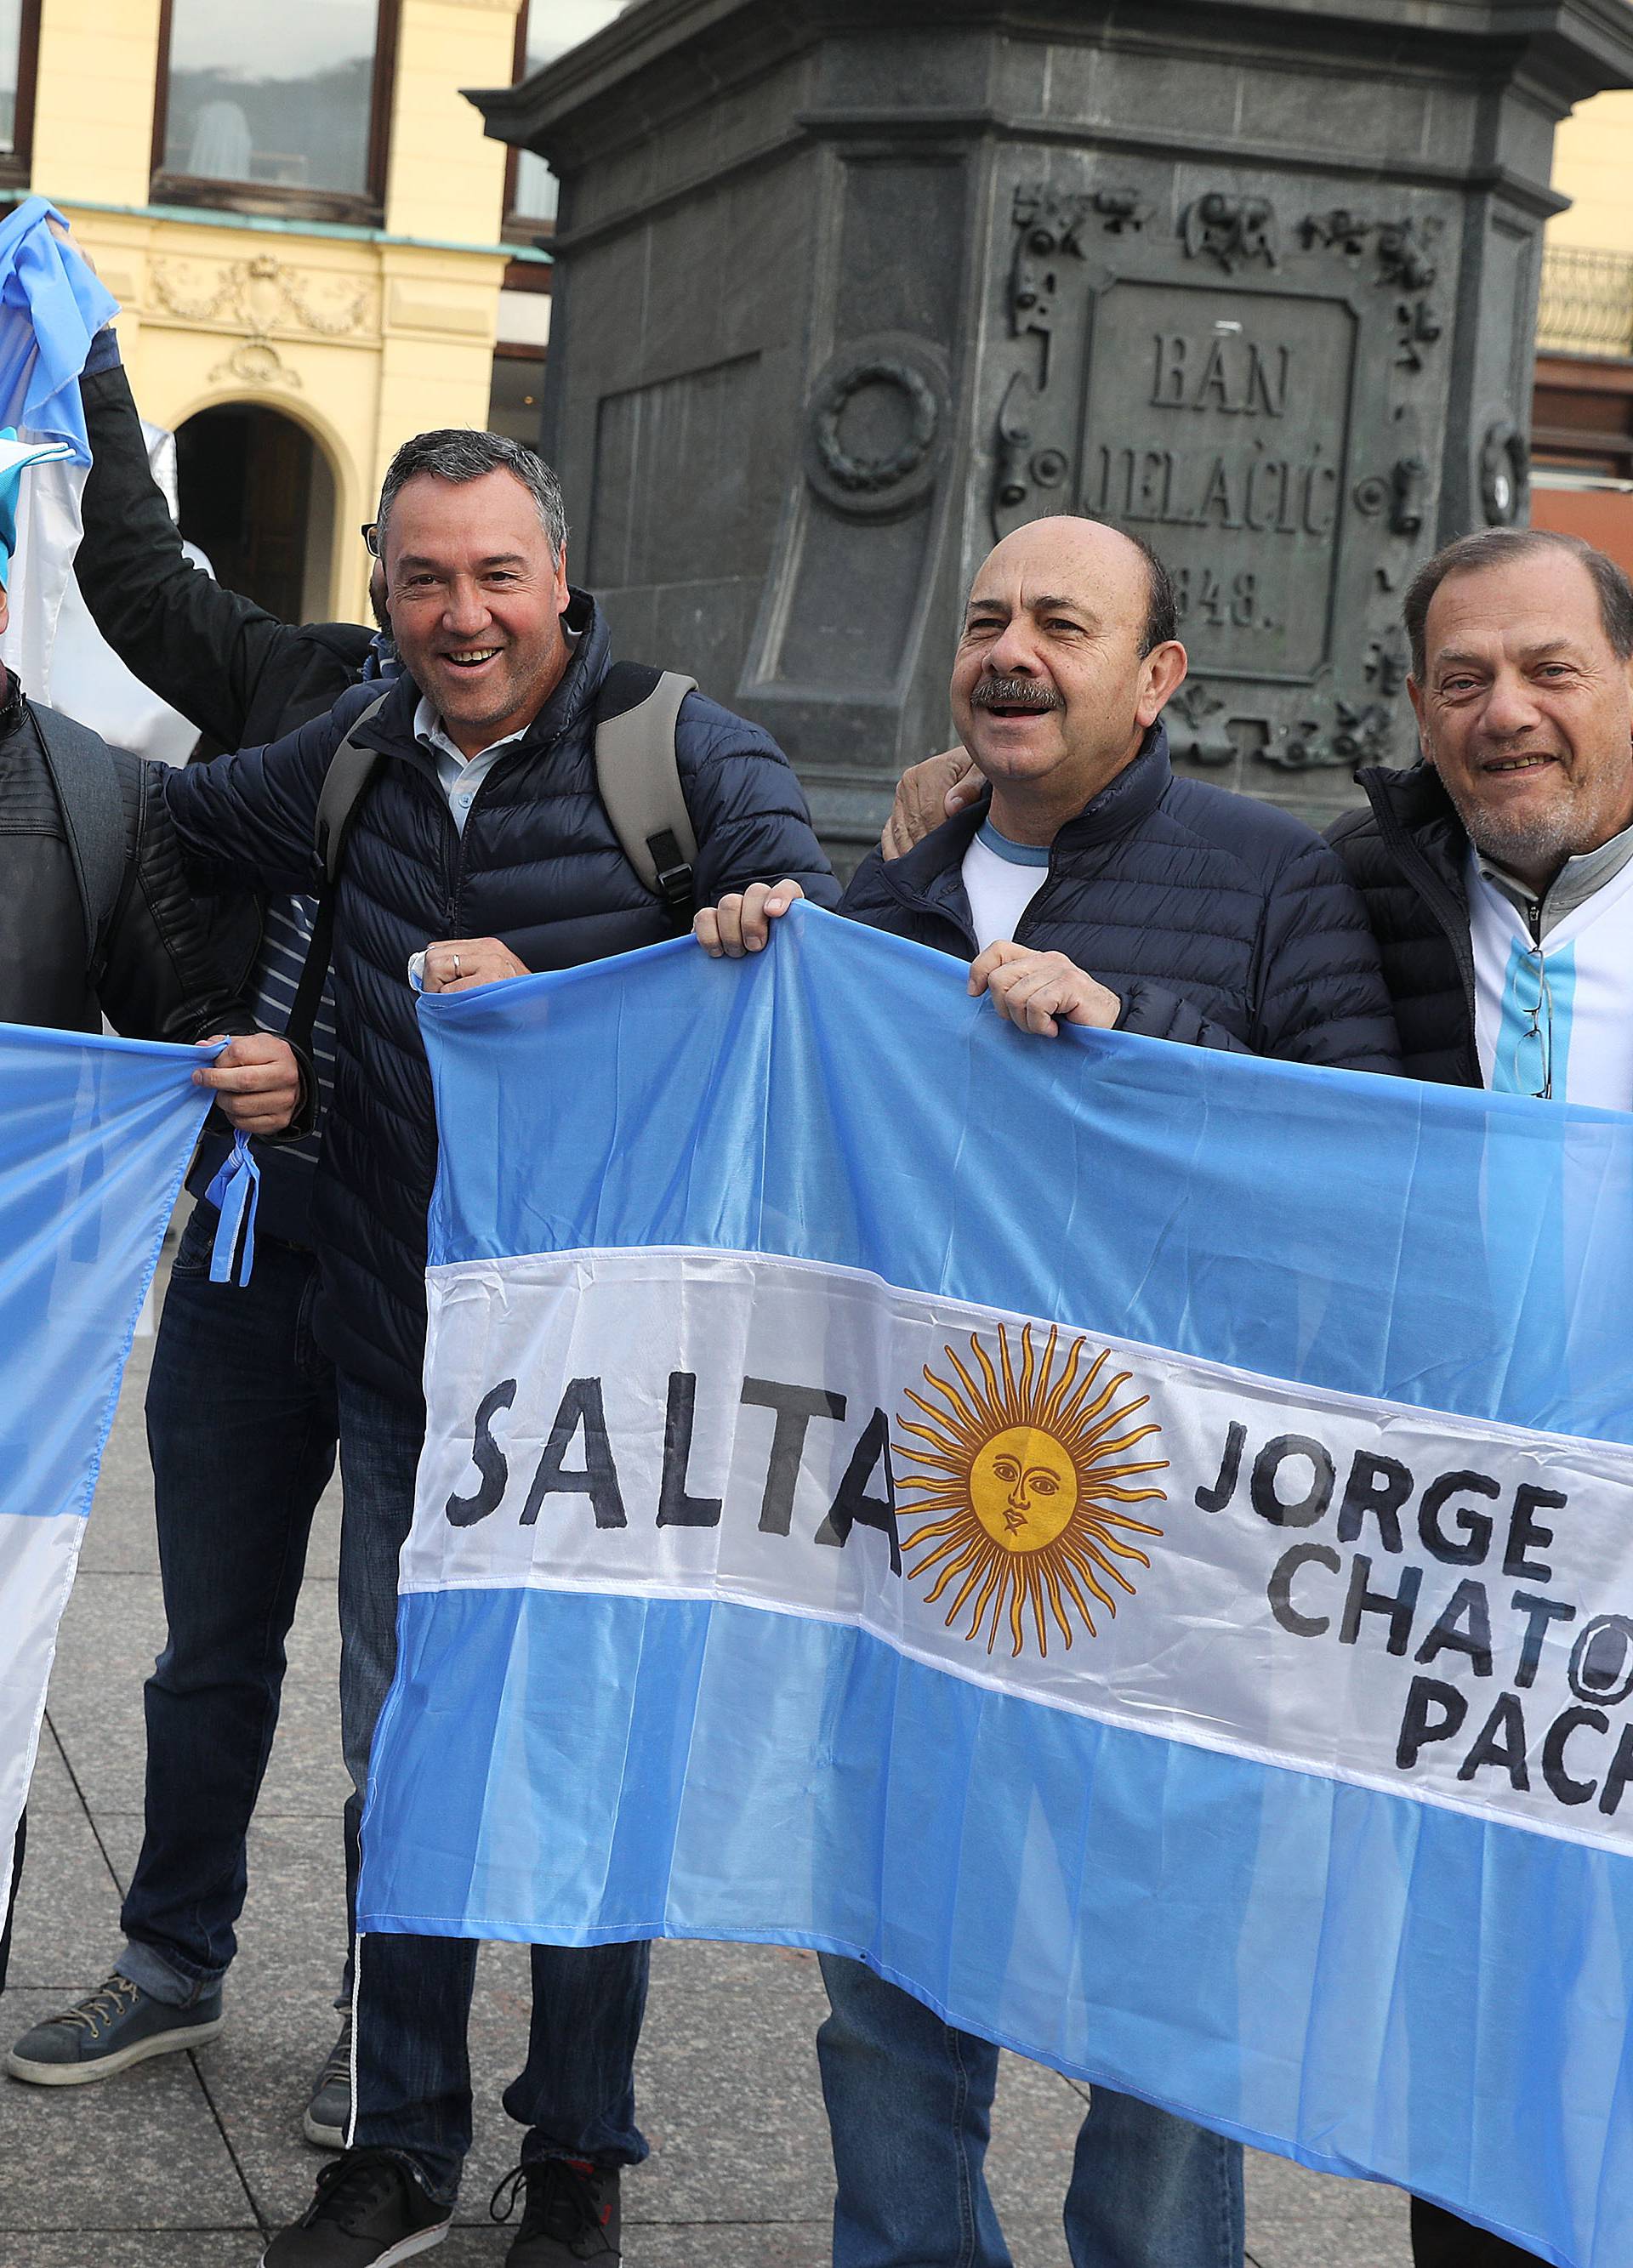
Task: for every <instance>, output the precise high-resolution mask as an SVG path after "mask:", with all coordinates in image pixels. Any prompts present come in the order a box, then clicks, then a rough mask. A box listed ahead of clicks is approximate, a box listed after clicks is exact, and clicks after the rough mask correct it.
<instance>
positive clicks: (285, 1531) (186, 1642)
mask: <svg viewBox="0 0 1633 2268" xmlns="http://www.w3.org/2000/svg"><path fill="white" fill-rule="evenodd" d="M215 1226H216V1211H215V1208H214V1206H213V1205H206V1204H201V1205H199V1206H198V1207H196V1210H195V1211H194V1213H193V1216H192V1218H191V1219H190V1220H189V1221H188V1225H187V1227H186V1229H185V1231H184V1232H183V1233H182V1237H181V1243H180V1245H179V1246H178V1247H177V1248H176V1255H175V1260H174V1265H173V1266H172V1269H171V1273H170V1288H169V1291H168V1292H167V1293H166V1298H165V1307H164V1314H163V1316H162V1318H161V1319H160V1322H159V1337H158V1339H157V1341H156V1343H155V1344H154V1348H153V1367H152V1373H151V1378H150V1380H149V1382H148V1389H147V1438H148V1447H149V1451H150V1454H151V1457H152V1461H153V1487H154V1506H155V1513H156V1516H157V1521H158V1528H159V1573H160V1577H161V1579H162V1581H163V1587H164V1599H165V1617H166V1624H168V1633H167V1636H166V1644H165V1650H164V1652H163V1653H161V1654H160V1655H159V1660H158V1661H157V1663H156V1664H155V1666H154V1669H153V1674H152V1675H151V1677H150V1678H149V1679H148V1681H147V1686H146V1689H145V1691H144V1696H143V1698H144V1706H145V1709H146V1713H147V1795H146V1832H145V1834H144V1837H143V1842H142V1854H141V1857H140V1858H139V1859H137V1868H136V1873H135V1874H134V1875H133V1876H132V1878H131V1882H130V1889H129V1896H127V1897H126V1899H125V1903H124V1911H123V1913H122V1916H121V1919H122V1923H123V1926H124V1932H125V1936H126V1939H127V1945H126V1949H125V1953H124V1955H123V1956H122V1958H121V1961H120V1963H119V1966H120V1968H121V1969H122V1970H123V1971H124V1973H125V1974H126V1975H127V1976H129V1977H130V1978H131V1979H132V1981H133V1982H134V1983H136V1984H137V1985H143V1986H144V1987H145V1989H146V1990H148V1991H149V1992H152V1993H153V1994H154V1995H155V1996H156V1997H157V1998H158V1999H163V2000H166V2001H169V2002H170V2003H171V2004H172V2005H174V2006H178V2007H179V2006H181V2005H184V2004H185V2003H186V2002H188V2000H191V1999H196V1998H197V1997H198V1996H199V1995H200V1994H202V1993H203V1992H209V1991H211V1990H212V1989H213V1987H214V1986H215V1985H218V1983H219V1982H220V1979H221V1977H222V1975H223V1973H224V1972H225V1969H226V1967H227V1964H228V1962H230V1961H231V1960H232V1958H233V1954H234V1952H235V1951H236V1950H237V1940H236V1938H235V1937H234V1935H233V1924H234V1923H235V1922H236V1921H237V1919H238V1917H239V1914H240V1911H242V1908H243V1904H244V1888H245V1881H246V1872H245V1862H244V1839H245V1836H246V1834H247V1833H248V1827H249V1821H250V1815H251V1814H252V1812H253V1811H254V1810H255V1799H256V1797H257V1795H258V1794H259V1793H260V1791H261V1781H262V1774H263V1773H264V1771H265V1770H266V1764H267V1756H268V1754H269V1752H270V1749H271V1746H272V1734H273V1731H274V1728H275V1727H276V1726H277V1712H278V1699H279V1695H280V1693H281V1691H282V1688H283V1683H284V1638H286V1637H287V1635H288V1631H289V1626H290V1624H291V1622H292V1620H293V1618H294V1612H295V1602H296V1600H297V1598H298V1597H299V1590H300V1578H301V1574H302V1572H303V1571H304V1569H305V1566H306V1557H307V1536H308V1535H309V1534H310V1532H311V1528H312V1514H313V1512H314V1508H315V1506H316V1505H317V1500H318V1499H319V1498H320V1497H321V1495H322V1493H323V1491H324V1489H325V1488H326V1487H327V1485H328V1484H329V1475H330V1474H331V1473H332V1472H333V1470H334V1469H335V1432H336V1418H335V1373H334V1371H333V1369H332V1367H331V1366H330V1364H329V1360H328V1359H327V1357H326V1356H324V1355H323V1354H322V1353H321V1351H319V1349H318V1347H317V1345H316V1344H315V1342H314V1339H313V1337H312V1307H313V1302H314V1298H315V1296H316V1291H317V1263H316V1261H315V1259H314V1256H312V1254H311V1253H309V1252H303V1251H301V1250H299V1249H298V1248H296V1247H295V1246H293V1245H289V1244H276V1243H274V1242H273V1241H271V1240H270V1238H265V1237H263V1238H262V1239H261V1240H260V1241H258V1243H257V1244H256V1247H255V1271H254V1273H253V1275H252V1277H251V1278H250V1281H249V1283H248V1285H246V1286H245V1287H244V1288H243V1289H242V1290H241V1291H240V1289H239V1288H238V1286H237V1285H232V1284H212V1283H211V1281H210V1247H211V1239H212V1237H213V1236H214V1233H215ZM347 1874H348V1883H349V1885H350V1883H351V1880H352V1878H353V1869H352V1868H351V1866H350V1865H349V1866H348V1869H347Z"/></svg>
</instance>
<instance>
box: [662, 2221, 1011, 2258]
mask: <svg viewBox="0 0 1633 2268" xmlns="http://www.w3.org/2000/svg"><path fill="white" fill-rule="evenodd" d="M829 2257H830V2246H829V2225H828V2223H827V2222H826V2221H825V2220H788V2221H744V2222H738V2223H728V2224H726V2225H725V2226H722V2225H721V2224H720V2222H718V2221H708V2222H704V2223H702V2224H699V2223H698V2222H696V2221H687V2222H678V2223H677V2222H675V2221H654V2222H651V2223H648V2224H647V2226H646V2227H644V2228H634V2229H631V2230H630V2231H629V2235H628V2241H627V2242H626V2243H625V2246H624V2260H625V2262H626V2264H627V2268H828V2261H829ZM1016 2263H1017V2268H1033V2263H1032V2262H1031V2260H1030V2259H1026V2260H1023V2257H1022V2256H1021V2255H1020V2254H1019V2253H1018V2252H1017V2253H1016Z"/></svg>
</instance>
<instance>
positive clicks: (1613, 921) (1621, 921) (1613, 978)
mask: <svg viewBox="0 0 1633 2268" xmlns="http://www.w3.org/2000/svg"><path fill="white" fill-rule="evenodd" d="M1468 911H1469V929H1470V932H1471V935H1472V937H1473V939H1474V1039H1475V1044H1476V1046H1477V1047H1478V1049H1479V1051H1480V1070H1481V1075H1482V1078H1483V1079H1484V1080H1485V1083H1486V1085H1487V1086H1489V1088H1490V1089H1491V1090H1492V1092H1493V1093H1494V1094H1535V1095H1542V1094H1548V1095H1550V1096H1551V1097H1552V1099H1553V1101H1555V1102H1591V1103H1596V1104H1598V1105H1599V1106H1600V1108H1604V1109H1610V1110H1633V999H1630V998H1629V971H1633V861H1629V863H1627V864H1625V865H1622V868H1621V870H1620V871H1619V872H1618V873H1615V874H1613V875H1612V876H1611V878H1610V880H1608V881H1607V882H1606V883H1604V884H1603V885H1602V886H1601V887H1600V888H1599V889H1597V890H1595V891H1594V892H1593V894H1592V896H1591V897H1587V898H1585V899H1584V900H1583V901H1582V902H1581V903H1580V904H1579V905H1577V906H1573V907H1572V908H1571V909H1570V912H1569V913H1567V914H1565V915H1563V917H1562V918H1561V919H1560V920H1558V921H1557V922H1554V923H1551V924H1548V925H1547V929H1546V934H1545V935H1544V937H1543V939H1542V941H1541V944H1540V945H1539V944H1538V943H1537V941H1536V939H1534V938H1533V936H1532V934H1531V932H1530V929H1529V928H1528V926H1527V925H1526V919H1525V917H1524V916H1523V915H1522V914H1521V912H1520V910H1519V909H1518V906H1516V905H1515V904H1514V903H1513V902H1512V901H1511V899H1510V898H1508V897H1507V896H1506V895H1504V892H1503V891H1502V890H1500V889H1499V888H1498V887H1497V886H1496V883H1495V882H1493V881H1492V880H1490V879H1489V876H1488V875H1487V874H1486V873H1484V872H1483V871H1482V866H1481V864H1480V860H1479V858H1478V857H1477V856H1476V855H1475V854H1474V852H1473V851H1471V852H1470V854H1469V860H1468Z"/></svg>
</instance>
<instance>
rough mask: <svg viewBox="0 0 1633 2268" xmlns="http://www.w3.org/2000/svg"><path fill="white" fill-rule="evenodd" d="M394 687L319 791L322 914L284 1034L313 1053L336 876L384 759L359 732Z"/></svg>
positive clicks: (354, 725)
mask: <svg viewBox="0 0 1633 2268" xmlns="http://www.w3.org/2000/svg"><path fill="white" fill-rule="evenodd" d="M389 691H390V689H389V687H388V689H387V691H386V692H385V693H382V694H381V695H380V696H378V698H376V699H375V700H373V701H371V702H370V703H369V704H368V706H367V707H366V709H360V710H359V711H358V713H357V715H356V716H355V717H354V718H352V720H351V725H350V726H349V727H348V729H347V733H346V737H345V739H344V740H342V742H341V743H340V746H339V747H337V748H336V750H335V753H334V755H332V756H331V757H330V758H329V770H327V771H326V772H325V773H324V775H323V785H322V787H321V790H320V791H319V793H318V807H317V818H316V820H315V821H314V826H313V830H312V831H313V840H314V843H315V844H316V846H317V855H318V860H319V863H320V865H321V867H322V869H323V880H322V882H321V886H320V887H319V890H318V904H317V913H316V915H315V917H314V920H313V924H312V942H311V943H310V945H308V946H307V957H306V961H305V962H304V963H303V965H302V967H301V971H300V982H299V984H297V986H296V987H295V1005H294V1006H293V1007H292V1009H291V1010H290V1012H289V1022H288V1023H287V1025H286V1026H285V1027H284V1038H285V1039H286V1040H288V1041H289V1042H291V1043H292V1045H293V1046H295V1047H298V1048H302V1049H305V1050H306V1052H307V1054H308V1055H309V1054H310V1053H311V1051H312V1027H313V1026H314V1024H315V1023H316V1021H317V1012H318V1003H319V1002H320V1001H321V998H322V997H323V986H324V983H325V981H326V980H327V978H328V976H329V956H330V954H331V953H332V952H333V950H334V942H335V877H336V874H337V873H339V872H340V862H341V859H342V858H344V856H345V849H346V837H347V836H348V835H349V834H350V833H351V822H352V821H353V820H354V819H355V818H356V816H357V813H358V805H359V804H360V803H361V802H362V800H363V799H364V797H365V796H366V794H367V793H368V791H369V786H370V784H371V782H372V781H373V777H374V774H375V772H376V770H378V769H379V766H380V762H381V755H380V751H379V749H378V748H369V747H363V746H362V745H361V744H360V743H359V741H358V737H357V736H358V732H359V731H360V730H361V728H362V727H363V726H364V725H366V724H367V722H368V720H369V718H371V717H372V716H373V714H374V711H376V710H377V709H378V708H380V707H381V704H382V703H384V702H385V701H386V699H387V698H388V694H389Z"/></svg>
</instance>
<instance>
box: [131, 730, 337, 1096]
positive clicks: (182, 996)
mask: <svg viewBox="0 0 1633 2268" xmlns="http://www.w3.org/2000/svg"><path fill="white" fill-rule="evenodd" d="M113 753H114V762H115V766H116V767H117V769H118V772H119V784H120V791H121V793H122V796H123V798H124V806H125V833H126V840H127V842H128V843H129V846H130V851H129V856H128V857H127V859H126V862H125V878H124V882H123V886H122V888H121V891H120V895H119V901H118V903H117V905H116V907H115V911H114V916H113V919H112V922H111V924H109V928H108V932H107V938H106V940H105V943H104V949H103V953H102V957H101V967H100V972H98V982H97V995H98V998H99V999H100V1003H101V1006H102V1010H103V1013H105V1014H106V1016H107V1020H108V1021H109V1022H110V1023H111V1024H112V1025H113V1027H114V1028H115V1031H117V1032H120V1033H122V1034H123V1035H124V1036H125V1037H126V1038H127V1039H139V1040H170V1041H174V1042H178V1043H180V1044H186V1043H187V1042H190V1041H194V1040H207V1039H211V1038H213V1037H214V1035H216V1034H217V1033H218V1032H225V1033H226V1034H228V1035H233V1034H234V1033H239V1032H254V1031H256V1030H258V1029H259V1028H260V1027H259V1026H258V1025H257V1024H256V1022H255V1015H254V1013H253V1011H252V1009H251V1007H250V1005H249V1002H248V998H246V995H245V991H244V985H245V983H246V980H247V978H248V970H247V969H244V968H239V969H237V970H234V969H233V968H229V967H227V966H225V965H224V963H223V961H222V959H221V956H220V954H219V952H218V949H217V948H216V947H215V946H213V945H212V943H211V936H210V932H209V931H208V929H207V927H206V925H205V923H204V920H203V915H202V912H201V909H200V908H199V906H198V903H197V902H196V899H195V898H194V896H193V895H192V893H191V891H190V890H189V889H188V883H187V877H186V874H185V873H184V871H183V866H182V859H181V844H180V843H178V841H177V840H176V835H175V830H174V828H173V827H172V826H171V824H170V820H169V815H168V814H167V813H166V809H165V800H164V794H163V791H162V781H163V777H164V774H165V771H166V766H165V765H163V764H158V763H149V762H142V761H141V760H139V759H138V758H137V757H135V756H132V755H127V754H126V752H125V751H124V750H123V749H122V748H115V750H114V752H113ZM316 1091H317V1082H316V1080H315V1079H314V1076H313V1071H312V1066H311V1064H309V1063H308V1062H307V1060H306V1059H305V1057H302V1060H301V1102H300V1108H299V1110H298V1111H297V1113H296V1116H295V1120H294V1123H292V1125H291V1126H290V1127H289V1128H288V1129H287V1130H286V1131H285V1133H284V1135H283V1136H280V1137H275V1139H281V1140H292V1139H294V1138H296V1137H298V1136H299V1135H301V1134H305V1133H307V1132H309V1131H310V1130H311V1126H312V1121H313V1116H314V1110H315V1107H316Z"/></svg>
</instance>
